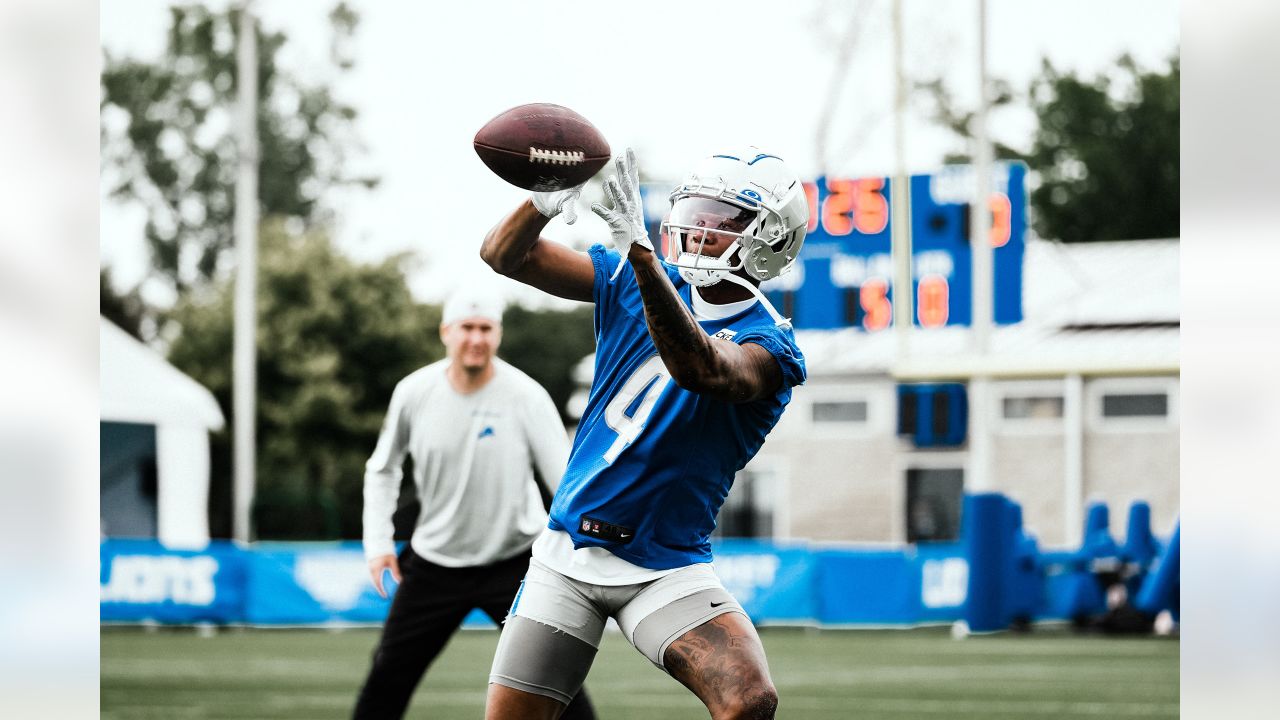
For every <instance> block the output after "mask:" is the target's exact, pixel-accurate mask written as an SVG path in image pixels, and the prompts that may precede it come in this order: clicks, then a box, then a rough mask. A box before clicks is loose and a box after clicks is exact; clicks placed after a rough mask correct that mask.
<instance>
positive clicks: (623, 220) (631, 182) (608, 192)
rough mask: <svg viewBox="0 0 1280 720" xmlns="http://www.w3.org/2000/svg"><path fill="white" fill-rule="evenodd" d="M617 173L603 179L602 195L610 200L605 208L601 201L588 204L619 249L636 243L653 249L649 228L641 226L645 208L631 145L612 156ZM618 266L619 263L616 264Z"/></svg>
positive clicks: (628, 247)
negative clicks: (641, 198)
mask: <svg viewBox="0 0 1280 720" xmlns="http://www.w3.org/2000/svg"><path fill="white" fill-rule="evenodd" d="M615 164H616V165H617V168H618V174H617V175H615V176H613V177H611V178H609V179H608V180H606V181H605V182H604V194H605V197H607V198H608V199H609V201H610V202H611V203H612V204H613V207H612V208H607V207H605V206H604V205H601V204H600V203H595V204H593V205H592V206H591V211H592V212H594V213H595V214H596V215H599V216H600V218H601V219H603V220H604V221H605V222H606V223H608V224H609V229H610V230H611V231H612V232H613V244H614V247H616V248H617V249H618V252H621V253H626V252H627V251H629V250H630V249H631V246H632V245H639V246H641V247H643V248H645V249H646V250H649V251H650V252H653V243H652V242H650V241H649V231H648V230H646V229H645V226H644V210H643V208H642V206H641V201H640V174H639V172H638V171H637V170H636V156H635V153H634V152H632V150H631V148H627V152H626V154H624V155H621V156H619V157H618V158H617V160H615ZM619 267H621V266H619Z"/></svg>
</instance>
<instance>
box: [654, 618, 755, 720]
mask: <svg viewBox="0 0 1280 720" xmlns="http://www.w3.org/2000/svg"><path fill="white" fill-rule="evenodd" d="M663 665H664V666H665V667H666V668H667V672H669V673H671V676H672V677H674V678H675V679H677V680H679V681H680V682H681V683H683V684H684V685H685V687H687V688H689V689H690V690H692V691H693V693H694V694H695V695H697V696H698V699H699V700H701V701H702V702H703V704H704V705H706V706H707V709H708V710H710V711H711V717H712V718H713V719H714V720H730V719H738V718H741V719H742V720H769V719H770V718H772V717H773V714H774V711H775V710H777V707H778V693H777V691H776V690H775V689H774V687H773V681H772V680H770V679H769V665H768V662H767V661H766V660H765V657H764V647H763V646H762V645H761V644H760V636H759V635H757V634H756V630H755V628H754V627H752V625H751V621H750V620H749V619H747V617H746V616H745V615H742V614H740V613H725V614H723V615H718V616H716V617H714V618H712V619H711V620H708V621H707V622H705V623H703V624H702V625H699V626H698V627H696V628H694V629H692V630H690V631H689V632H687V633H685V634H684V635H681V636H680V638H679V639H677V640H676V641H675V642H673V643H671V645H670V646H669V647H668V648H667V652H666V654H664V655H663Z"/></svg>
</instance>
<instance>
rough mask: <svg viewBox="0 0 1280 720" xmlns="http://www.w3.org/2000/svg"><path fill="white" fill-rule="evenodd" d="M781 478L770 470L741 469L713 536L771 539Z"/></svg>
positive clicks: (778, 508)
mask: <svg viewBox="0 0 1280 720" xmlns="http://www.w3.org/2000/svg"><path fill="white" fill-rule="evenodd" d="M782 496H783V488H782V487H781V478H780V477H779V475H778V473H777V472H775V471H773V470H771V469H756V468H745V469H743V470H742V471H741V472H739V473H738V476H737V477H736V478H734V481H733V487H732V488H730V490H729V496H728V497H727V498H725V501H724V505H723V506H722V507H721V508H720V515H719V516H718V517H717V518H716V529H715V531H714V532H713V533H712V536H713V537H726V538H772V537H774V535H775V534H777V533H778V531H779V530H780V528H779V525H780V523H779V518H778V516H779V510H780V507H779V502H780V499H781V498H782Z"/></svg>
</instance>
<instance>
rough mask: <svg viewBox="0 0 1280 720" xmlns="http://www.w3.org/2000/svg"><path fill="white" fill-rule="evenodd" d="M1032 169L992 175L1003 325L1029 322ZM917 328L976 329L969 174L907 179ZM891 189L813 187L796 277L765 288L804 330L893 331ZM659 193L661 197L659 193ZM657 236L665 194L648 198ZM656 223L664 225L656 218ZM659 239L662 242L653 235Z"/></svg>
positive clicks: (998, 317) (829, 181) (835, 184)
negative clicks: (1025, 313) (1025, 294)
mask: <svg viewBox="0 0 1280 720" xmlns="http://www.w3.org/2000/svg"><path fill="white" fill-rule="evenodd" d="M1026 173H1027V168H1026V165H1024V164H1022V163H1018V162H1002V163H996V164H995V165H994V166H993V168H992V182H991V188H992V193H991V196H990V199H989V201H988V207H987V208H985V210H986V211H987V212H990V213H991V218H992V222H991V235H990V237H989V238H988V239H987V241H988V242H990V243H991V245H992V248H993V252H992V262H993V275H994V283H995V299H994V311H995V318H994V320H995V322H996V323H997V324H1010V323H1016V322H1019V321H1021V320H1022V261H1023V255H1024V253H1025V249H1026V246H1025V242H1024V236H1025V234H1026V226H1027V211H1026V207H1027V194H1026ZM909 182H910V190H911V193H910V194H911V198H910V218H911V246H912V247H911V250H912V288H911V290H912V292H913V293H914V294H915V303H914V315H915V317H914V322H915V324H916V325H917V326H919V327H924V328H934V327H944V326H948V325H969V324H970V323H971V321H972V320H973V292H972V288H973V256H972V253H971V252H970V237H969V235H970V212H971V210H970V201H971V199H972V197H973V194H974V191H973V183H974V177H973V171H972V169H971V167H970V166H967V165H956V166H947V167H945V168H943V169H942V170H941V171H939V172H937V173H933V174H930V175H912V176H911V177H910V179H909ZM891 188H892V180H891V179H890V178H887V177H871V178H857V179H848V178H818V180H816V181H814V182H808V183H805V192H806V194H807V195H808V198H809V231H808V234H807V235H806V236H805V241H804V248H803V249H802V250H801V251H800V258H799V259H798V260H797V261H796V265H795V267H794V268H793V270H792V271H791V272H790V273H788V274H787V275H784V276H782V277H780V278H776V279H774V280H771V281H769V282H767V283H765V284H764V285H763V286H762V287H761V289H762V290H764V291H765V294H766V295H767V296H768V297H769V300H770V301H771V302H772V303H773V304H774V307H776V308H777V309H778V311H779V312H780V313H782V315H783V316H784V317H789V318H791V319H792V322H793V323H794V325H795V327H796V328H798V329H835V328H844V327H857V328H861V329H863V330H866V331H869V332H875V331H879V330H883V329H885V328H888V327H890V326H891V325H892V324H893V302H894V297H895V292H894V291H895V288H894V287H893V258H892V251H891V244H890V234H891V230H892V228H891V227H890V226H891V224H892V221H891V216H892V208H891V206H890V202H891V200H890V197H891ZM655 190H656V188H655ZM645 196H646V198H645V199H646V203H645V205H646V210H647V211H649V212H646V214H647V215H648V216H649V217H650V218H651V219H652V220H653V226H654V230H656V229H657V228H656V225H657V224H659V223H660V219H661V216H662V215H661V214H662V213H664V212H665V208H663V207H662V205H663V204H665V200H666V198H665V194H660V193H658V192H646V193H645ZM655 215H656V216H657V217H655ZM654 235H655V237H656V233H654Z"/></svg>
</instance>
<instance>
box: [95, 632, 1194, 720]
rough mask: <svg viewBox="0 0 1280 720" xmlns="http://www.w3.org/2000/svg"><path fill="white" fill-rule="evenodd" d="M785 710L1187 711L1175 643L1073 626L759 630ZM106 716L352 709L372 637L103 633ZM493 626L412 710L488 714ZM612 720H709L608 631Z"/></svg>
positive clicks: (597, 672) (594, 684)
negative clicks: (972, 632) (1086, 632)
mask: <svg viewBox="0 0 1280 720" xmlns="http://www.w3.org/2000/svg"><path fill="white" fill-rule="evenodd" d="M761 637H762V638H763V639H764V644H765V647H766V650H767V651H768V654H769V666H770V669H771V671H772V673H773V679H774V682H775V683H776V685H777V687H778V692H779V695H780V696H781V705H780V707H779V711H778V717H780V718H851V717H857V718H867V719H870V718H886V719H892V720H904V719H907V718H951V719H956V720H964V719H968V718H975V719H976V718H993V717H995V718H1133V717H1141V718H1176V717H1178V641H1176V640H1169V639H1155V638H1151V639H1145V638H1144V639H1116V638H1106V637H1078V636H1073V635H1070V634H1068V633H1067V632H1065V631H1058V630H1051V631H1037V632H1033V633H1031V634H1028V635H1010V634H999V635H993V636H983V637H970V638H968V639H965V640H962V641H957V640H952V639H951V638H950V636H949V635H948V633H947V632H946V631H945V630H941V629H922V630H911V631H870V630H865V631H833V630H827V631H816V630H799V629H781V628H768V629H765V630H763V631H762V632H761ZM101 638H102V674H101V682H102V688H101V689H102V717H103V718H110V719H124V718H129V719H133V718H156V719H160V718H163V719H164V720H174V719H180V718H299V719H301V718H307V719H313V718H314V719H318V718H343V717H347V716H348V715H349V713H350V709H351V705H352V702H353V700H354V698H355V694H356V691H357V689H358V687H359V685H360V682H361V681H362V680H363V674H364V672H365V669H366V667H367V662H368V658H369V653H370V652H371V650H372V648H373V645H374V643H375V642H376V640H377V633H376V632H375V631H373V630H346V631H334V632H330V631H323V630H224V631H220V632H219V633H217V634H216V635H214V636H213V637H199V636H197V635H196V634H195V633H194V632H192V631H190V630H160V631H154V632H145V631H143V630H140V629H136V628H107V629H104V630H103V631H102V635H101ZM496 642H497V633H496V632H493V631H467V632H462V633H458V634H457V635H456V636H455V637H454V639H453V642H452V643H451V644H450V645H449V647H448V648H447V649H446V650H445V653H444V654H443V655H442V656H441V657H440V658H439V659H438V660H437V661H436V664H435V666H434V667H432V668H431V670H430V671H429V672H428V674H427V678H426V680H425V681H424V682H423V684H422V685H421V686H420V687H419V688H418V692H417V695H415V697H414V702H413V705H412V706H411V707H410V710H409V714H408V717H410V718H441V719H452V718H480V717H482V716H483V708H484V692H485V684H486V681H487V677H488V669H489V662H490V660H491V659H492V657H493V649H494V646H495V644H496ZM587 687H588V689H589V690H590V691H591V694H592V697H593V699H594V701H595V703H596V710H597V714H598V715H599V716H600V717H601V719H602V720H638V719H639V718H661V719H662V720H681V719H683V718H706V717H707V713H706V711H705V710H704V709H703V707H702V705H701V704H700V703H699V702H698V701H697V699H696V698H694V697H693V695H692V694H691V693H689V692H688V691H687V690H685V689H684V687H682V686H681V685H679V684H678V683H677V682H676V681H674V680H672V679H671V678H669V677H667V676H666V675H665V674H663V673H662V672H661V671H659V670H658V669H656V668H654V667H653V666H652V665H650V664H649V662H648V661H647V660H645V659H644V658H643V657H641V656H640V655H639V653H637V652H636V651H635V650H634V649H633V648H632V647H631V646H630V645H628V644H627V642H626V640H624V639H623V638H622V636H621V635H620V634H618V633H616V632H614V633H608V634H606V636H605V641H604V643H603V645H602V646H601V648H600V655H599V656H598V657H597V659H596V663H595V666H594V667H593V668H592V671H591V676H590V677H589V678H588V679H587Z"/></svg>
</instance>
